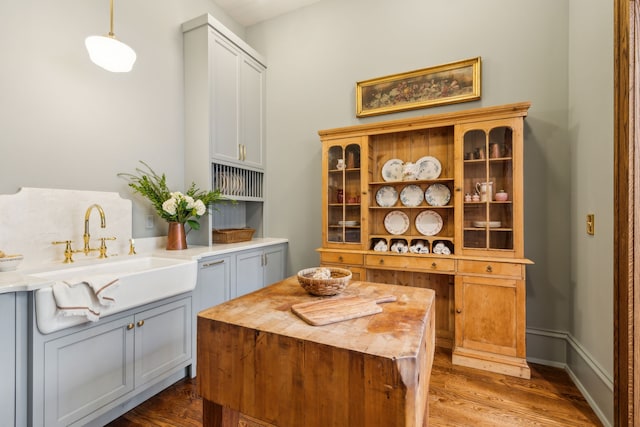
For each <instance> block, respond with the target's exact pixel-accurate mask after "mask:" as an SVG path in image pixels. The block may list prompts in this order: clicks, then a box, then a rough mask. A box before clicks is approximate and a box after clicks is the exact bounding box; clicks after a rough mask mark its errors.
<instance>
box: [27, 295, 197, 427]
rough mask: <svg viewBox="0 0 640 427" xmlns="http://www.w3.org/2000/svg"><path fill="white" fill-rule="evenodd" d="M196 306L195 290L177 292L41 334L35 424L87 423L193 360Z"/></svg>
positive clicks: (36, 364) (36, 360)
mask: <svg viewBox="0 0 640 427" xmlns="http://www.w3.org/2000/svg"><path fill="white" fill-rule="evenodd" d="M191 308H192V300H191V296H190V295H189V296H186V297H185V296H183V297H173V298H169V299H167V300H165V301H163V302H160V303H154V304H149V305H145V306H142V307H138V309H136V310H131V311H128V312H126V313H127V314H126V315H124V316H117V315H114V316H111V317H117V318H116V319H114V320H108V319H104V320H101V321H99V322H97V323H96V324H94V325H89V326H82V327H78V328H69V329H68V330H66V331H60V332H58V333H54V334H51V335H52V336H51V337H49V336H46V335H45V336H42V335H40V338H41V339H42V345H41V346H40V345H39V344H38V341H39V339H38V340H36V343H35V344H36V345H35V346H34V349H38V348H42V353H41V354H38V353H39V352H38V351H37V350H34V365H33V369H34V371H33V377H34V380H33V381H34V383H33V395H32V408H33V414H32V415H33V425H34V426H68V425H86V424H88V423H90V422H91V421H92V420H94V419H95V418H97V417H99V416H101V415H103V414H105V413H107V412H108V411H109V410H111V409H114V408H115V407H116V406H118V405H122V407H125V406H126V405H124V404H123V403H125V402H127V401H128V400H130V399H132V398H133V397H135V396H136V395H137V394H138V393H140V392H143V391H145V389H147V388H149V387H151V386H152V385H154V384H155V383H156V382H158V381H160V380H162V379H164V378H165V377H167V376H168V375H171V374H172V373H175V372H176V370H178V371H179V370H180V369H183V368H185V367H186V366H188V365H189V364H191V359H192V343H191V339H192V335H191V322H192V313H191ZM67 331H69V332H67ZM65 332H66V333H65ZM39 373H41V374H42V383H40V382H39V381H38V380H37V378H38V375H39ZM126 409H128V408H126Z"/></svg>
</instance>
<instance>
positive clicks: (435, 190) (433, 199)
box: [424, 184, 451, 206]
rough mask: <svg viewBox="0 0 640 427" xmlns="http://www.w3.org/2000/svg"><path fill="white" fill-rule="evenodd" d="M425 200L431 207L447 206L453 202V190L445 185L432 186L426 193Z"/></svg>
mask: <svg viewBox="0 0 640 427" xmlns="http://www.w3.org/2000/svg"><path fill="white" fill-rule="evenodd" d="M424 199H425V200H426V201H427V203H429V204H430V205H431V206H446V205H447V203H449V200H451V190H449V187H447V186H446V185H444V184H431V185H430V186H429V188H427V191H425V192H424Z"/></svg>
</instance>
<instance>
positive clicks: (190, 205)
mask: <svg viewBox="0 0 640 427" xmlns="http://www.w3.org/2000/svg"><path fill="white" fill-rule="evenodd" d="M184 200H185V201H186V202H187V209H193V208H194V207H195V200H193V197H191V196H184Z"/></svg>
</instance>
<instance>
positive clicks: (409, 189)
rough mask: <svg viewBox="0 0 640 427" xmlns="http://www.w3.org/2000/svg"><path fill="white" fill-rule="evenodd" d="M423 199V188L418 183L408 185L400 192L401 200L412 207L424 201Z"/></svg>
mask: <svg viewBox="0 0 640 427" xmlns="http://www.w3.org/2000/svg"><path fill="white" fill-rule="evenodd" d="M422 199H423V196H422V189H421V188H420V187H419V186H418V185H414V184H411V185H407V186H406V187H404V188H403V189H402V191H401V192H400V201H401V202H402V204H403V205H405V206H408V207H410V208H412V207H415V206H418V205H419V204H420V203H422Z"/></svg>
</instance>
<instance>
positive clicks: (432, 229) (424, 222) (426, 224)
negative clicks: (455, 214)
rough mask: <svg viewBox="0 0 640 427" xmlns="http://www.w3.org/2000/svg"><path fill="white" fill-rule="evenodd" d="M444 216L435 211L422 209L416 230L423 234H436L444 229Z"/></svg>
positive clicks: (417, 219)
mask: <svg viewBox="0 0 640 427" xmlns="http://www.w3.org/2000/svg"><path fill="white" fill-rule="evenodd" d="M442 225H443V221H442V217H441V216H440V214H438V213H437V212H434V211H422V212H420V213H419V214H418V216H417V217H416V230H418V232H419V233H420V234H422V235H423V236H435V235H436V234H438V233H439V232H440V230H442Z"/></svg>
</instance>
